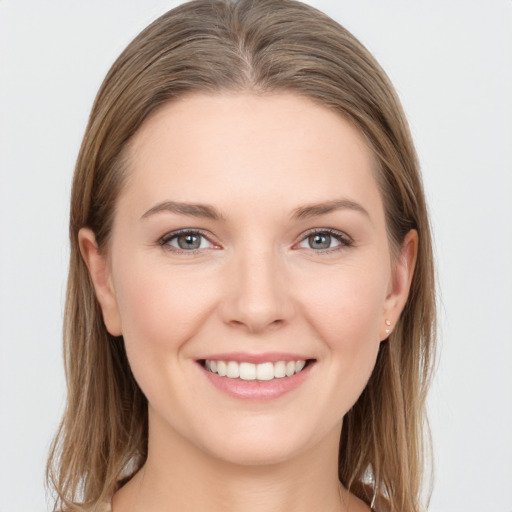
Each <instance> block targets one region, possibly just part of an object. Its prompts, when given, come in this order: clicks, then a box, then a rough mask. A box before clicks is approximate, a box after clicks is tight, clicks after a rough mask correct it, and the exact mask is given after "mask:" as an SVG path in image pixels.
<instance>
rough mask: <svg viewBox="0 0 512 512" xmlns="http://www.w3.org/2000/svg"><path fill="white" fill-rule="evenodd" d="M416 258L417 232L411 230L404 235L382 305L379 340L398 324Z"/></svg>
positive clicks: (385, 336)
mask: <svg viewBox="0 0 512 512" xmlns="http://www.w3.org/2000/svg"><path fill="white" fill-rule="evenodd" d="M417 256H418V232H417V231H416V230H415V229H411V230H410V231H409V232H408V233H407V235H405V238H404V241H403V243H402V245H401V247H400V253H399V255H398V258H397V261H396V264H395V266H394V268H393V273H392V280H391V288H390V292H389V294H388V296H387V297H386V301H385V304H384V317H383V319H382V329H381V334H380V339H381V340H385V339H386V338H388V337H389V334H390V332H391V331H392V330H393V326H394V325H396V323H397V322H398V319H399V318H400V314H401V313H402V310H403V309H404V307H405V303H406V302H407V297H408V296H409V290H410V288H411V282H412V277H413V275H414V268H415V266H416V258H417ZM387 330H389V332H387Z"/></svg>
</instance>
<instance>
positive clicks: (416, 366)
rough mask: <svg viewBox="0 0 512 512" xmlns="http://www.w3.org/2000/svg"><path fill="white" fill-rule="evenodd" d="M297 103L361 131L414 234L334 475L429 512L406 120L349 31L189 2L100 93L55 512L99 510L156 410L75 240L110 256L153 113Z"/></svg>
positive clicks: (393, 236) (299, 16) (261, 5)
mask: <svg viewBox="0 0 512 512" xmlns="http://www.w3.org/2000/svg"><path fill="white" fill-rule="evenodd" d="M222 90H234V91H255V92H258V93H265V92H274V91H290V92H293V93H296V94H299V95H302V96H305V97H307V98H310V99H312V100H313V101H316V102H318V103H319V104H321V105H324V106H327V107H328V108H331V109H334V110H335V111H337V112H339V113H340V114H341V115H343V116H344V117H345V118H346V119H348V120H350V121H351V122H352V123H353V125H354V126H355V127H356V128H357V129H358V130H359V131H360V132H361V133H363V134H364V136H365V137H366V138H367V140H368V143H369V146H370V147H371V148H372V150H373V152H374V154H375V156H376V158H377V161H378V162H379V164H380V165H379V173H378V177H377V179H378V182H379V187H380V190H381V193H382V197H383V200H384V207H385V211H386V218H387V225H388V232H389V237H390V240H391V241H392V245H393V246H394V247H395V248H397V247H399V245H400V243H401V242H402V241H403V239H404V237H405V235H406V233H407V232H408V231H409V230H411V229H415V230H417V232H418V234H419V249H418V251H419V252H418V258H417V263H416V270H415V273H414V277H413V281H412V286H411V290H410V295H409V297H408V301H407V304H406V306H405V309H404V311H403V313H402V315H401V317H400V320H399V321H398V324H397V325H396V327H395V328H394V330H393V333H392V334H391V336H390V337H389V339H388V340H386V341H385V342H383V343H381V348H380V352H379V355H378V358H377V363H376V367H375V370H374V372H373V374H372V376H371V378H370V381H369V382H368V385H367V387H366V389H365V390H364V392H363V393H362V395H361V397H360V398H359V400H358V401H357V403H356V404H355V405H354V406H353V408H352V409H351V410H350V411H349V412H348V413H347V414H346V417H345V419H344V423H343V429H342V435H341V443H340V452H339V478H340V481H341V482H342V483H343V484H344V485H345V486H347V487H348V488H350V489H351V490H352V492H354V493H355V494H357V495H358V496H359V497H360V498H362V499H363V500H364V501H365V502H367V503H370V502H371V501H372V499H375V497H377V501H376V503H377V506H378V504H379V500H380V503H384V500H385V501H386V508H389V510H391V511H400V512H416V511H418V510H420V509H421V506H420V501H421V499H420V490H421V483H422V479H423V469H424V446H423V439H424V435H423V434H424V432H423V430H424V426H425V410H424V409H425V396H426V391H427V387H428V383H429V378H430V375H431V370H432V363H433V354H434V342H435V287H434V271H433V259H432V244H431V235H430V227H429V222H428V217H427V211H426V205H425V199H424V193H423V187H422V183H421V178H420V175H419V170H418V162H417V158H416V154H415V150H414V146H413V143H412V140H411V136H410V132H409V128H408V125H407V121H406V119H405V116H404V114H403V111H402V108H401V106H400V102H399V100H398V98H397V96H396V94H395V92H394V90H393V87H392V85H391V83H390V82H389V80H388V78H387V76H386V74H385V73H384V71H383V70H382V69H381V68H380V66H379V65H378V64H377V62H376V61H375V60H374V58H373V57H372V56H371V55H370V53H369V52H368V51H367V50H366V49H365V48H364V47H363V46H362V45H361V43H359V41H357V39H355V38H354V36H352V35H351V34H350V33H349V32H348V31H347V30H346V29H344V28H343V27H341V26H340V25H339V24H337V23H336V22H334V21H333V20H332V19H330V18H329V17H328V16H326V15H324V14H323V13H321V12H319V11H317V10H316V9H314V8H312V7H309V6H307V5H304V4H302V3H299V2H296V1H293V0H258V1H253V0H240V1H238V2H232V1H229V0H195V1H192V2H189V3H186V4H183V5H181V6H179V7H177V8H175V9H173V10H171V11H169V12H168V13H166V14H164V15H163V16H162V17H160V18H159V19H157V20H156V21H155V22H154V23H152V24H151V25H150V26H149V27H147V28H146V29H145V30H144V31H143V32H142V33H141V34H139V36H137V37H136V38H135V39H134V41H133V42H132V43H131V44H130V45H129V46H128V47H127V48H126V49H125V50H124V52H123V53H122V54H121V55H120V57H119V58H118V59H117V61H116V62H115V63H114V65H113V66H112V68H111V69H110V71H109V72H108V74H107V76H106V78H105V80H104V82H103V85H102V86H101V88H100V91H99V92H98V95H97V97H96V100H95V103H94V106H93V109H92V112H91V116H90V119H89V123H88V126H87V129H86V132H85V135H84V139H83V142H82V146H81V149H80V154H79V156H78V161H77V164H76V170H75V175H74V181H73V190H72V198H71V220H70V239H71V261H70V269H69V280H68V290H67V297H66V310H65V319H64V352H65V366H66V378H67V385H68V399H67V406H66V410H65V413H64V417H63V420H62V423H61V425H60V429H59V431H58V434H57V436H56V438H55V441H54V444H53V446H52V450H51V454H50V458H49V462H48V481H49V484H50V486H52V487H53V488H54V489H55V490H56V492H57V498H56V503H55V508H56V509H62V510H81V511H89V510H95V509H97V507H98V506H99V504H100V503H101V502H103V501H105V500H107V499H108V498H109V496H110V495H111V494H112V492H113V491H114V490H115V488H116V486H117V485H118V483H119V481H120V480H121V479H122V478H123V477H124V478H129V477H130V476H131V475H133V474H134V473H135V472H136V471H137V470H138V469H140V467H141V466H142V465H143V464H144V461H145V459H146V456H147V436H148V430H147V402H146V399H145V397H144V395H143V393H142V392H141V390H140V388H139V387H138V385H137V383H136V382H135V380H134V378H133V376H132V374H131V371H130V367H129V364H128V361H127V358H126V354H125V350H124V344H123V339H122V337H118V338H116V337H113V336H111V335H110V334H109V333H108V332H107V330H106V328H105V325H104V323H103V320H102V314H101V310H100V307H99V305H98V302H97V300H96V298H95V294H94V289H93V286H92V282H91V280H90V277H89V273H88V271H87V268H86V266H85V264H84V261H83V260H82V258H81V255H80V250H79V246H78V231H79V230H80V228H82V227H84V226H88V227H90V228H91V229H92V230H93V231H94V232H95V234H96V237H97V242H98V245H99V248H100V250H102V251H106V250H107V249H108V240H109V233H110V230H111V226H112V221H113V218H114V215H115V208H116V198H117V197H118V196H119V193H120V190H121V189H122V187H123V179H124V176H125V174H126V173H124V172H123V171H124V168H125V162H124V155H125V154H126V151H124V150H125V149H126V147H127V144H128V143H129V141H130V139H131V138H132V137H133V135H134V134H135V133H136V132H137V130H138V129H139V127H140V126H141V124H142V123H143V122H144V120H145V119H147V117H148V116H149V115H150V114H151V113H152V112H154V111H155V109H157V108H159V107H160V106H161V105H163V104H164V103H167V102H169V101H174V100H176V99H178V98H180V97H182V96H183V95H184V94H188V93H193V92H194V91H198V92H210V93H211V92H216V91H222Z"/></svg>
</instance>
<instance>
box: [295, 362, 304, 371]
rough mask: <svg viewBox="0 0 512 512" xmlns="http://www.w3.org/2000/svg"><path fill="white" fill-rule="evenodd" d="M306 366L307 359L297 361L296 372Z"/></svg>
mask: <svg viewBox="0 0 512 512" xmlns="http://www.w3.org/2000/svg"><path fill="white" fill-rule="evenodd" d="M304 366H306V361H295V373H299V372H300V371H301V370H302V369H303V368H304Z"/></svg>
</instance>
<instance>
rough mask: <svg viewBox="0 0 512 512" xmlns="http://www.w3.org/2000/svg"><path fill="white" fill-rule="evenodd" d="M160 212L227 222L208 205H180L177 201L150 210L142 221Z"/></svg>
mask: <svg viewBox="0 0 512 512" xmlns="http://www.w3.org/2000/svg"><path fill="white" fill-rule="evenodd" d="M160 212H170V213H178V214H181V215H190V216H192V217H203V218H207V219H212V220H225V219H224V217H223V216H222V215H221V214H220V213H219V212H218V211H217V210H216V209H215V208H214V207H213V206H210V205H208V204H196V203H179V202H177V201H164V202H162V203H158V204H157V205H155V206H153V208H150V209H149V210H148V211H147V212H146V213H145V214H144V215H142V217H141V219H145V218H147V217H149V216H150V215H154V214H155V213H160Z"/></svg>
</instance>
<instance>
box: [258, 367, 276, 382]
mask: <svg viewBox="0 0 512 512" xmlns="http://www.w3.org/2000/svg"><path fill="white" fill-rule="evenodd" d="M256 378H257V379H258V380H272V379H273V378H274V365H273V364H272V363H262V364H259V365H258V366H256Z"/></svg>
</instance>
